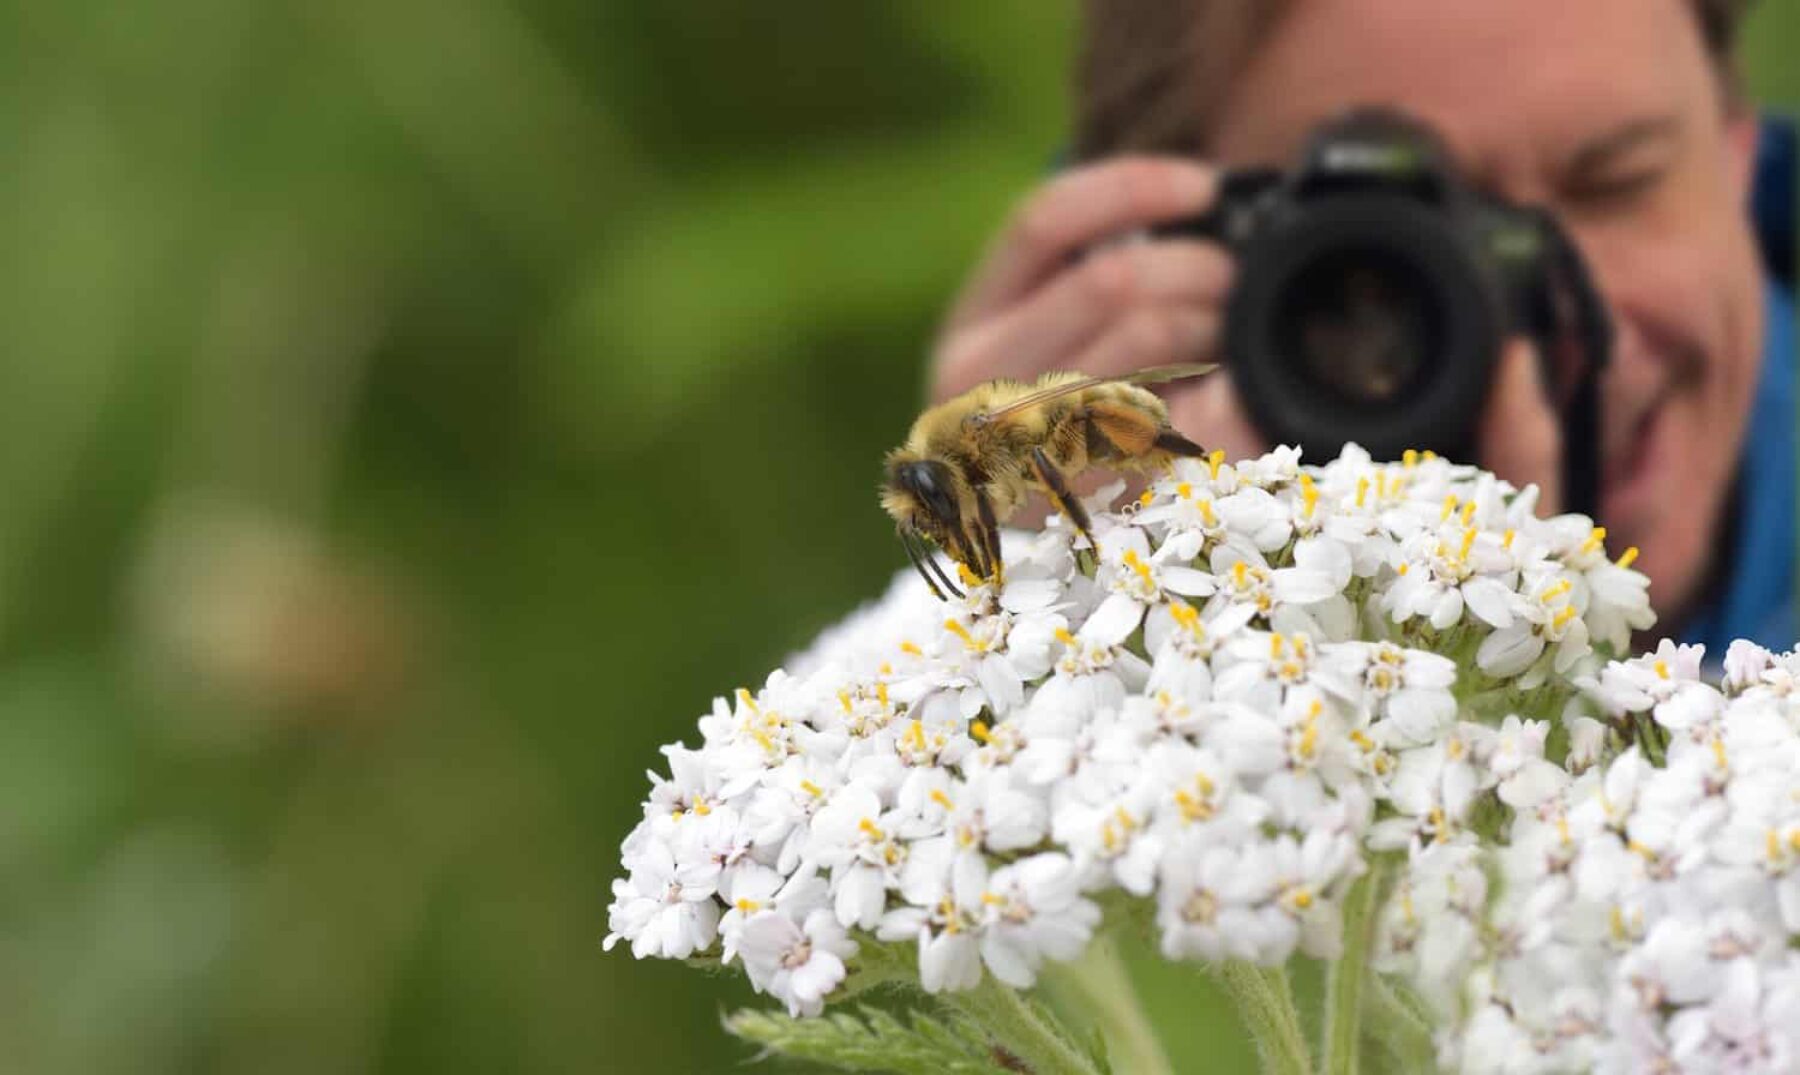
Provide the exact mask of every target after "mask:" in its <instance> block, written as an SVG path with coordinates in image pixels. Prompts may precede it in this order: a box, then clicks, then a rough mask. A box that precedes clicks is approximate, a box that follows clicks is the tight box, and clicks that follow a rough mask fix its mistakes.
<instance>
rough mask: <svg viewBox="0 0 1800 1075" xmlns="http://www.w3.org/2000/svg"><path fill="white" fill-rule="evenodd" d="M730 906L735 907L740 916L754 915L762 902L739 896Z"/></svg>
mask: <svg viewBox="0 0 1800 1075" xmlns="http://www.w3.org/2000/svg"><path fill="white" fill-rule="evenodd" d="M732 906H733V907H736V908H737V909H738V911H739V912H740V913H742V914H754V913H755V912H756V910H757V908H759V907H761V906H762V901H760V900H753V899H751V898H750V897H748V896H739V897H738V898H737V901H736V902H735V903H733V904H732Z"/></svg>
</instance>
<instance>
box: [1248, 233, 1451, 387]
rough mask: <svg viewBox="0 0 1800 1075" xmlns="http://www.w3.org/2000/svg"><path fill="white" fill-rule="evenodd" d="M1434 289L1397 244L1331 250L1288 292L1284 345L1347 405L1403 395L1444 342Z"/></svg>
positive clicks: (1279, 320)
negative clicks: (1430, 300) (1389, 247)
mask: <svg viewBox="0 0 1800 1075" xmlns="http://www.w3.org/2000/svg"><path fill="white" fill-rule="evenodd" d="M1430 293H1431V290H1430V288H1428V287H1426V286H1424V282H1423V281H1421V280H1420V279H1419V272H1418V269H1417V268H1416V267H1415V266H1414V265H1413V264H1411V263H1410V262H1408V261H1406V260H1403V259H1401V258H1398V257H1396V256H1394V252H1393V251H1391V250H1382V249H1376V248H1367V247H1364V248H1353V249H1339V250H1334V251H1331V252H1329V253H1327V254H1325V255H1324V256H1322V257H1319V258H1318V259H1316V260H1315V261H1313V262H1312V263H1310V264H1309V265H1307V266H1306V267H1304V268H1303V269H1301V270H1300V272H1299V273H1297V274H1296V275H1295V277H1294V280H1293V282H1292V284H1290V285H1289V287H1288V289H1287V290H1286V292H1285V293H1284V294H1283V295H1282V298H1281V300H1280V302H1279V303H1278V308H1277V310H1276V321H1275V323H1276V325H1277V326H1278V328H1277V333H1278V339H1279V347H1280V351H1281V353H1282V354H1286V355H1289V356H1292V360H1293V361H1295V362H1296V363H1298V365H1299V366H1300V367H1301V369H1302V370H1303V371H1304V376H1305V378H1306V379H1307V380H1308V381H1310V382H1311V383H1313V384H1315V385H1318V386H1319V387H1320V388H1322V389H1324V390H1326V391H1328V392H1331V393H1333V394H1335V395H1337V396H1339V397H1341V400H1342V402H1343V403H1345V404H1346V405H1349V406H1357V407H1368V406H1385V405H1388V404H1392V403H1395V402H1398V401H1400V400H1401V399H1403V398H1404V397H1405V396H1406V395H1407V394H1409V392H1410V391H1411V390H1413V389H1416V388H1417V386H1418V384H1419V381H1420V379H1421V376H1422V374H1423V373H1424V367H1425V364H1426V363H1427V362H1429V361H1431V357H1432V356H1433V355H1435V354H1437V353H1438V352H1439V349H1440V343H1439V339H1438V337H1439V333H1438V332H1437V326H1436V325H1435V324H1434V323H1433V322H1434V321H1435V317H1434V316H1433V315H1434V311H1433V308H1432V307H1431V306H1430V305H1429V304H1428V302H1427V300H1426V296H1427V295H1429V294H1430Z"/></svg>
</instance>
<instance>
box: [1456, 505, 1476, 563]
mask: <svg viewBox="0 0 1800 1075" xmlns="http://www.w3.org/2000/svg"><path fill="white" fill-rule="evenodd" d="M1470 506H1471V507H1473V505H1470ZM1463 522H1464V524H1465V525H1466V524H1467V523H1468V520H1467V519H1464V520H1463ZM1474 547H1475V528H1474V527H1472V526H1471V527H1469V529H1467V530H1464V531H1463V536H1462V549H1461V550H1459V551H1458V552H1457V554H1456V556H1457V559H1460V560H1467V559H1468V558H1469V550H1470V549H1472V548H1474Z"/></svg>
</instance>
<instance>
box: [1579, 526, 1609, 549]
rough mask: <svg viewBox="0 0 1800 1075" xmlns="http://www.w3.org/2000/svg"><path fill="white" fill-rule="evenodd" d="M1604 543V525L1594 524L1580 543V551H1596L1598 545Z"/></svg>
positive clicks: (1598, 547)
mask: <svg viewBox="0 0 1800 1075" xmlns="http://www.w3.org/2000/svg"><path fill="white" fill-rule="evenodd" d="M1604 544H1606V527H1604V526H1596V527H1594V529H1593V530H1592V531H1590V532H1589V533H1588V536H1587V540H1586V541H1584V542H1582V543H1581V551H1582V552H1598V551H1599V549H1600V546H1602V545H1604Z"/></svg>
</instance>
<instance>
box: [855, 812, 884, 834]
mask: <svg viewBox="0 0 1800 1075" xmlns="http://www.w3.org/2000/svg"><path fill="white" fill-rule="evenodd" d="M856 827H857V828H858V829H860V830H862V832H863V835H865V836H867V837H868V838H869V839H871V840H885V839H887V834H886V833H884V832H882V831H881V830H880V829H879V828H877V827H876V825H875V823H874V822H873V821H870V820H869V819H868V818H866V817H865V818H863V819H862V820H861V821H859V822H857V823H856Z"/></svg>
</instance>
